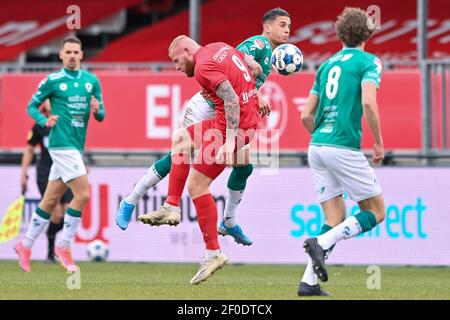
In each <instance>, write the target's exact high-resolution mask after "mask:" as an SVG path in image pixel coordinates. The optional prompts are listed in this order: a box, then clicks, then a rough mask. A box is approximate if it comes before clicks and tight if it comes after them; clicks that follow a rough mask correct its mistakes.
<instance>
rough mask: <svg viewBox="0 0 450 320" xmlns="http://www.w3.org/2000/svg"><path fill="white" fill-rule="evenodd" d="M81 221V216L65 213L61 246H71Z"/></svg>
mask: <svg viewBox="0 0 450 320" xmlns="http://www.w3.org/2000/svg"><path fill="white" fill-rule="evenodd" d="M80 222H81V217H80V218H79V217H74V216H71V215H70V214H68V213H67V212H66V214H65V215H64V228H63V232H62V237H61V241H60V242H59V246H60V247H63V248H70V243H71V242H72V240H73V238H75V234H76V233H77V228H78V225H79V224H80Z"/></svg>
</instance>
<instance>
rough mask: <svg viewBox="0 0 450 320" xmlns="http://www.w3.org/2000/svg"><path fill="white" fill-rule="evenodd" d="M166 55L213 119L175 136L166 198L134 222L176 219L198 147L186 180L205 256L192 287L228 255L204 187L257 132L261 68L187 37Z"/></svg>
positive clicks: (220, 46)
mask: <svg viewBox="0 0 450 320" xmlns="http://www.w3.org/2000/svg"><path fill="white" fill-rule="evenodd" d="M169 57H170V58H171V59H172V61H173V63H174V64H175V68H176V69H177V70H178V71H181V72H184V73H185V74H186V75H187V76H188V77H195V79H196V80H197V82H198V83H199V84H200V85H201V87H202V89H203V91H204V92H205V94H206V95H209V96H210V97H211V99H212V100H213V102H214V104H215V105H216V117H215V118H213V119H208V120H204V121H202V122H200V123H197V124H194V125H191V126H189V127H188V128H186V129H178V130H177V131H176V132H175V133H174V135H173V137H172V166H171V171H170V176H169V192H168V196H167V200H166V202H165V204H164V205H163V206H162V207H161V208H159V209H158V210H157V211H154V212H152V213H148V214H145V215H141V216H139V221H141V222H143V223H148V224H151V225H159V224H162V222H164V223H165V224H167V223H168V224H173V223H171V221H174V222H175V221H179V215H180V212H181V210H180V199H181V195H182V193H183V189H184V186H185V184H186V181H187V179H188V176H189V171H190V159H191V153H192V152H193V150H194V148H200V151H199V153H198V155H197V157H196V158H195V160H194V164H193V172H192V173H191V175H190V177H189V181H188V191H189V195H190V196H191V198H192V200H193V202H194V206H195V209H196V211H197V217H198V223H199V226H200V229H201V232H202V234H203V240H204V242H205V245H206V257H205V259H204V261H202V263H201V266H200V269H199V271H198V272H197V274H196V275H195V276H194V277H193V278H192V280H191V284H199V283H200V282H202V281H204V280H206V279H208V278H209V277H210V276H211V275H212V274H213V273H214V271H216V270H217V269H220V268H222V267H223V266H224V265H225V264H226V263H227V257H226V256H225V255H224V254H223V253H221V251H220V246H219V241H218V234H217V207H216V204H215V202H214V198H213V196H212V195H211V192H210V190H209V186H210V184H211V183H212V181H213V180H214V179H215V178H216V177H217V176H219V175H220V173H221V172H222V171H223V170H224V169H225V167H226V165H227V164H228V165H229V164H232V163H233V162H235V161H237V159H235V152H236V150H239V149H240V148H242V147H243V146H245V145H246V144H248V143H249V142H250V141H251V139H252V138H253V136H254V134H255V132H256V128H257V123H258V122H259V120H260V119H261V118H260V116H259V115H258V107H259V102H258V96H257V90H256V82H255V80H254V77H256V76H257V75H258V74H260V73H261V72H262V69H261V66H260V65H259V64H258V63H257V62H255V61H254V60H253V59H252V58H250V57H248V56H246V55H245V54H243V53H242V52H240V51H238V50H237V49H235V48H233V47H232V46H230V45H228V44H226V43H223V42H217V43H212V44H209V45H207V46H205V47H201V46H200V45H199V44H197V43H196V42H195V41H194V40H192V39H190V38H188V37H187V36H178V37H177V38H175V39H174V40H173V41H172V43H171V45H170V46H169Z"/></svg>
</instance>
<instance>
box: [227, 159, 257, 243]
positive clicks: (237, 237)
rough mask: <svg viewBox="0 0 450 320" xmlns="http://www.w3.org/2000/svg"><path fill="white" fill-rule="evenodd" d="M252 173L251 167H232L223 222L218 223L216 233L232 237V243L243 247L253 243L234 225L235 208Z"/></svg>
mask: <svg viewBox="0 0 450 320" xmlns="http://www.w3.org/2000/svg"><path fill="white" fill-rule="evenodd" d="M252 172H253V165H252V164H247V165H244V166H233V171H232V172H231V174H230V177H229V178H228V184H227V186H228V198H227V201H226V203H225V211H224V215H223V220H222V221H221V222H220V223H219V226H218V233H219V234H220V235H222V236H226V235H229V236H232V237H233V238H234V241H236V242H237V243H240V244H242V245H244V246H250V245H252V244H253V241H252V240H251V239H250V238H249V237H248V236H247V235H246V234H245V233H244V231H242V228H241V227H240V226H239V225H238V224H237V223H236V208H237V206H238V205H239V203H240V202H241V201H242V196H243V194H244V190H245V187H246V184H247V179H248V177H250V175H251V174H252Z"/></svg>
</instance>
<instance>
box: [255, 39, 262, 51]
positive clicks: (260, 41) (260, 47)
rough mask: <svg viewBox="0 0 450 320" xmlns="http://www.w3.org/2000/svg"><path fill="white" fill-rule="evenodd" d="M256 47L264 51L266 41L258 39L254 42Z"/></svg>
mask: <svg viewBox="0 0 450 320" xmlns="http://www.w3.org/2000/svg"><path fill="white" fill-rule="evenodd" d="M254 45H255V47H257V48H258V49H262V48H264V41H262V40H260V39H256V40H255V42H254Z"/></svg>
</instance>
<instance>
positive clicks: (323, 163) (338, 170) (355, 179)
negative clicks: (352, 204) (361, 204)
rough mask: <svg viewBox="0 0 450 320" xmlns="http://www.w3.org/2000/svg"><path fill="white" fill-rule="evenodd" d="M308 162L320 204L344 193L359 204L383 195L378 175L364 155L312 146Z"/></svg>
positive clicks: (339, 149)
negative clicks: (376, 175)
mask: <svg viewBox="0 0 450 320" xmlns="http://www.w3.org/2000/svg"><path fill="white" fill-rule="evenodd" d="M308 161H309V166H310V168H311V170H312V173H313V176H314V182H315V188H316V193H317V196H318V198H319V202H320V203H322V202H324V201H327V200H330V199H332V198H335V197H337V196H339V195H341V194H343V193H344V192H346V193H347V194H348V196H349V197H350V199H352V200H353V201H356V202H358V201H362V200H365V199H369V198H372V197H374V196H376V195H379V194H381V187H380V185H379V183H378V180H377V178H376V177H375V172H374V170H373V169H372V168H371V167H370V166H369V162H368V161H367V159H366V157H365V156H364V154H363V153H362V152H360V151H354V150H349V149H343V148H337V147H327V146H316V145H310V146H309V149H308Z"/></svg>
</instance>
